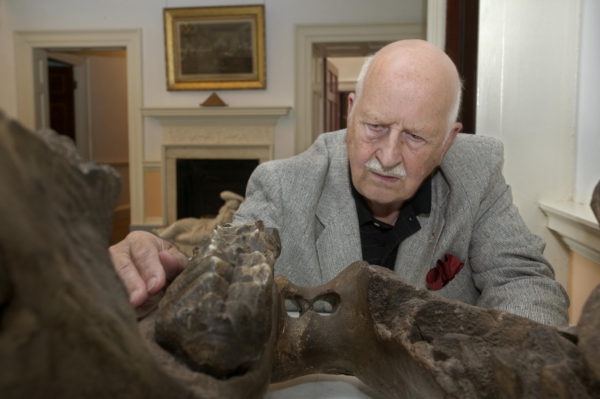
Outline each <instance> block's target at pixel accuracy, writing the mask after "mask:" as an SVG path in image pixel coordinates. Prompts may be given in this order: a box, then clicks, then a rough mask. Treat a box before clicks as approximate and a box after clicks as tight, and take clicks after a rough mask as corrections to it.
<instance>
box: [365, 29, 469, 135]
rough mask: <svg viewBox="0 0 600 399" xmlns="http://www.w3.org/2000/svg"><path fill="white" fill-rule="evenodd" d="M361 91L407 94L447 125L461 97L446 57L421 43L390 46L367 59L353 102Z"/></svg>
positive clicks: (452, 119)
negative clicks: (432, 109)
mask: <svg viewBox="0 0 600 399" xmlns="http://www.w3.org/2000/svg"><path fill="white" fill-rule="evenodd" d="M365 87H366V89H367V90H370V89H374V90H384V89H388V90H403V91H407V92H410V95H413V96H415V100H417V97H418V99H419V100H422V101H425V102H426V103H427V104H428V105H430V106H434V107H435V108H436V110H437V111H438V112H443V113H445V115H446V117H447V118H448V124H449V125H451V124H453V123H454V122H455V121H456V118H457V116H458V111H459V108H460V101H461V95H462V86H461V83H460V78H459V75H458V71H457V70H456V67H455V65H454V63H453V62H452V60H451V59H450V58H449V57H448V55H446V53H444V52H443V51H442V50H440V49H439V48H438V47H436V46H434V45H432V44H431V43H429V42H426V41H424V40H401V41H397V42H394V43H390V44H388V45H387V46H385V47H383V48H382V49H381V50H379V51H378V52H377V53H376V54H375V55H374V56H372V57H369V58H368V59H367V60H366V61H365V63H364V64H363V67H362V69H361V71H360V74H359V76H358V81H357V83H356V90H355V93H356V95H355V100H354V101H355V102H358V101H359V100H360V96H361V93H362V91H363V90H364V89H365ZM408 94H409V93H407V95H408Z"/></svg>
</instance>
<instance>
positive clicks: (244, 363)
mask: <svg viewBox="0 0 600 399" xmlns="http://www.w3.org/2000/svg"><path fill="white" fill-rule="evenodd" d="M274 234H276V233H274V232H272V231H265V229H264V227H263V225H262V223H261V222H257V223H256V224H255V225H250V226H242V227H230V226H222V227H218V228H217V229H216V231H215V232H214V233H213V234H212V235H211V237H210V239H208V240H206V241H205V242H203V243H202V245H201V248H199V250H198V251H197V254H196V256H194V258H193V259H192V261H191V262H190V264H189V265H188V266H187V267H186V269H185V270H184V272H183V273H182V274H181V275H180V276H179V277H178V278H177V279H176V280H175V281H174V282H173V284H172V285H171V286H170V287H169V288H168V289H167V291H166V294H165V296H164V297H163V298H162V300H161V302H160V304H159V309H158V311H157V314H156V321H155V337H156V341H157V342H158V343H159V344H160V345H162V346H163V347H164V348H166V349H167V350H168V351H170V352H171V353H173V354H174V355H175V356H177V357H179V358H180V359H181V360H182V361H184V362H185V363H186V364H187V365H188V367H190V368H191V369H192V370H195V371H199V372H203V373H206V374H209V375H211V376H213V377H216V378H220V379H227V378H232V377H235V376H240V375H244V374H245V373H247V372H248V371H249V370H250V369H251V368H252V367H253V365H254V364H255V363H257V362H258V361H259V360H260V358H261V356H262V355H263V353H264V351H265V345H266V343H267V342H268V340H269V336H270V334H271V330H272V328H273V323H274V320H273V318H272V314H273V293H274V289H275V288H274V282H273V264H274V261H275V258H276V257H277V255H278V254H279V242H278V240H277V239H276V236H274Z"/></svg>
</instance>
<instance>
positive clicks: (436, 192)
mask: <svg viewBox="0 0 600 399" xmlns="http://www.w3.org/2000/svg"><path fill="white" fill-rule="evenodd" d="M432 183H433V184H432V192H431V194H432V196H431V212H430V213H429V215H421V216H417V219H418V220H419V223H420V224H421V229H420V230H419V231H418V232H416V233H415V234H413V235H411V236H410V237H408V238H407V239H406V240H404V241H403V242H402V244H400V248H399V249H398V256H397V257H396V264H395V267H394V270H395V271H396V273H398V274H399V275H400V276H401V277H402V279H403V280H404V281H406V282H407V283H409V284H412V285H414V286H416V287H424V286H425V275H426V273H427V271H428V270H429V269H431V268H432V267H433V266H435V265H434V255H435V253H436V249H437V246H438V243H439V240H440V236H441V235H442V233H443V230H444V226H445V224H446V217H445V213H446V209H447V204H446V202H447V200H448V194H449V191H450V190H449V187H448V184H447V183H446V181H445V179H444V177H443V175H442V173H441V172H437V173H436V175H435V176H434V178H433V180H432Z"/></svg>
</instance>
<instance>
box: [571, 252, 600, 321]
mask: <svg viewBox="0 0 600 399" xmlns="http://www.w3.org/2000/svg"><path fill="white" fill-rule="evenodd" d="M598 284H600V265H598V264H597V263H595V262H593V261H591V260H590V259H588V258H586V257H585V256H583V255H580V254H579V253H577V252H573V255H572V256H571V261H570V270H569V284H568V288H569V296H570V298H571V307H570V308H569V322H570V323H571V324H577V322H578V321H579V317H580V316H581V311H582V310H583V305H584V304H585V302H586V300H587V299H588V297H589V295H590V293H591V292H592V291H593V290H594V288H596V287H597V286H598Z"/></svg>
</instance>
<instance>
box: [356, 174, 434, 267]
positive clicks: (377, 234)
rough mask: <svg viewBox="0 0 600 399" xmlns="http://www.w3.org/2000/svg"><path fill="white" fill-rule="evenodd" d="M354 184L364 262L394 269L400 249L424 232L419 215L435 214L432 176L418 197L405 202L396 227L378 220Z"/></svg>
mask: <svg viewBox="0 0 600 399" xmlns="http://www.w3.org/2000/svg"><path fill="white" fill-rule="evenodd" d="M350 185H351V186H352V195H353V196H354V202H355V203H356V211H357V213H358V224H359V227H360V243H361V247H362V255H363V260H364V261H366V262H368V263H370V264H372V265H380V266H385V267H387V268H389V269H391V270H394V264H395V263H396V255H397V254H398V246H399V245H400V243H401V242H402V241H404V239H406V238H407V237H409V236H410V235H412V234H414V233H416V232H417V231H419V230H420V229H421V224H420V223H419V221H418V220H417V215H421V214H427V213H429V212H430V211H431V177H428V178H427V179H425V181H423V184H421V187H420V188H419V190H417V192H416V193H415V195H414V196H413V197H412V198H411V199H409V200H408V201H406V202H405V203H404V205H403V206H402V209H401V210H400V215H399V216H398V219H397V220H396V223H395V224H394V225H393V226H392V225H389V224H387V223H384V222H382V221H380V220H377V219H375V218H374V217H373V214H372V213H371V210H370V209H369V207H368V206H367V202H366V200H365V198H364V197H363V196H362V195H360V193H359V192H358V191H356V189H355V188H354V185H353V184H352V179H350Z"/></svg>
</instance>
